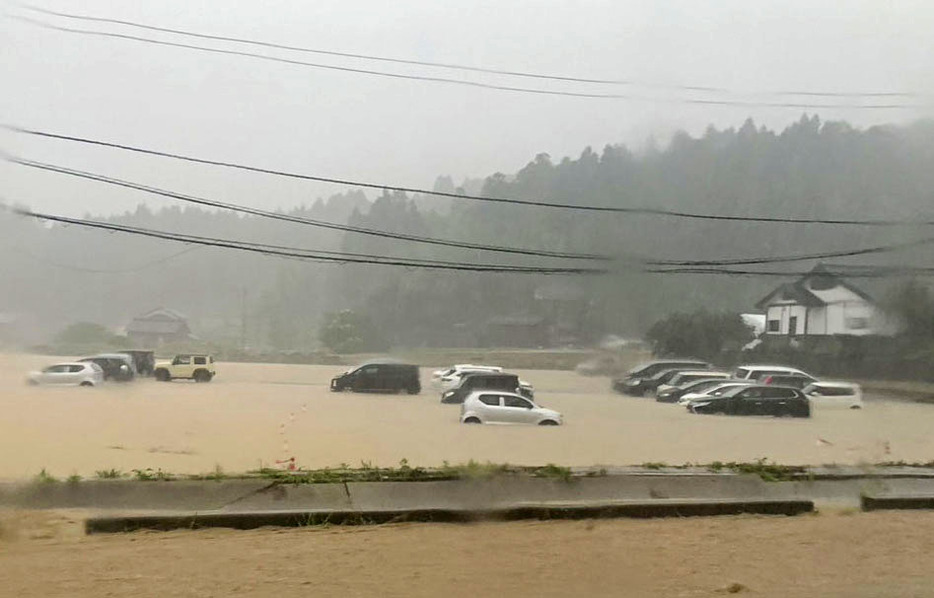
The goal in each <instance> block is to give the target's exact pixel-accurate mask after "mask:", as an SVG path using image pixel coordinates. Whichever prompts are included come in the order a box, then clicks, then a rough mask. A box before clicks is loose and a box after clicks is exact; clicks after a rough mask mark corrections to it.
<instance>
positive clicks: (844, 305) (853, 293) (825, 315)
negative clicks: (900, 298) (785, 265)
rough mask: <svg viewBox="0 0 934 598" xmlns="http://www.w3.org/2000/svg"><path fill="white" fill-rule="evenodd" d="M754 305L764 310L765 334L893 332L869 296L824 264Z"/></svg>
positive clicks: (869, 333) (861, 334)
mask: <svg viewBox="0 0 934 598" xmlns="http://www.w3.org/2000/svg"><path fill="white" fill-rule="evenodd" d="M756 307H757V308H758V309H760V310H762V311H764V312H765V320H766V324H765V333H766V335H787V336H826V335H834V334H849V335H856V336H866V335H872V334H890V333H891V332H892V330H891V327H890V326H889V325H888V323H887V322H886V319H885V317H884V316H883V314H882V312H881V310H880V309H879V307H878V306H877V304H876V302H875V301H874V300H873V298H872V297H870V296H869V295H868V294H867V293H865V292H864V291H862V290H860V289H859V288H857V287H856V286H854V285H853V284H851V283H849V282H847V281H846V280H844V279H843V278H841V276H840V275H839V273H838V272H835V271H834V270H833V268H831V267H829V266H825V265H823V264H818V265H817V266H816V267H815V268H814V269H813V270H811V271H810V272H808V273H807V274H806V275H805V276H803V277H802V278H801V279H799V280H798V281H796V282H792V283H787V284H783V285H781V286H779V287H778V288H776V289H775V290H774V291H772V292H771V293H769V294H768V295H766V296H765V297H764V298H762V300H761V301H759V302H758V303H757V304H756Z"/></svg>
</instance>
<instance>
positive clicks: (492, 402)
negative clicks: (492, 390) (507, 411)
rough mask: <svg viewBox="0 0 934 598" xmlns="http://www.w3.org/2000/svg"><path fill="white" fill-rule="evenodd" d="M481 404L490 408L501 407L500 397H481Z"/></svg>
mask: <svg viewBox="0 0 934 598" xmlns="http://www.w3.org/2000/svg"><path fill="white" fill-rule="evenodd" d="M480 402H481V403H483V404H484V405H489V406H490V407H499V395H480Z"/></svg>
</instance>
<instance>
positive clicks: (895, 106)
mask: <svg viewBox="0 0 934 598" xmlns="http://www.w3.org/2000/svg"><path fill="white" fill-rule="evenodd" d="M10 18H12V19H15V20H18V21H22V22H24V23H28V24H30V25H33V26H36V27H41V28H43V29H51V30H54V31H61V32H64V33H74V34H78V35H85V36H94V37H106V38H111V39H119V40H124V41H134V42H139V43H144V44H150V45H156V46H165V47H172V48H182V49H186V50H195V51H198V52H206V53H210V54H224V55H228V56H239V57H241V58H251V59H255V60H263V61H268V62H278V63H282V64H289V65H292V66H298V67H307V68H314V69H323V70H329V71H341V72H345V73H354V74H358V75H369V76H374V77H384V78H390V79H405V80H411V81H421V82H427V83H441V84H448V85H461V86H466V87H474V88H482V89H491V90H497V91H507V92H516V93H525V94H534V95H544V96H565V97H575V98H589V99H605V100H627V101H639V102H652V103H665V104H698V105H708V106H738V107H744V108H794V109H799V110H802V109H803V110H809V109H821V108H824V109H827V108H832V109H853V110H913V109H917V108H923V107H924V106H923V105H921V104H899V103H871V104H865V103H863V104H841V103H835V104H829V103H821V104H814V103H807V102H788V101H773V102H763V101H745V100H719V99H705V98H685V97H678V98H676V97H655V96H642V95H636V94H631V93H598V92H578V91H563V90H556V89H542V88H533V87H518V86H513V85H499V84H494V83H482V82H479V81H471V80H466V79H451V78H447V77H437V76H430V75H409V74H404V73H396V72H389V71H380V70H375V69H365V68H355V67H348V66H337V65H333V64H324V63H317V62H307V61H304V60H295V59H291V58H283V57H278V56H269V55H266V54H256V53H254V52H244V51H241V50H228V49H221V48H212V47H208V46H199V45H195V44H186V43H180V42H170V41H165V40H158V39H152V38H148V37H141V36H137V35H127V34H123V33H112V32H107V31H92V30H89V29H77V28H73V27H62V26H59V25H53V24H51V23H46V22H43V21H39V20H36V19H32V18H29V17H23V16H18V15H11V17H10Z"/></svg>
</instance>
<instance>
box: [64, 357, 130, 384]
mask: <svg viewBox="0 0 934 598" xmlns="http://www.w3.org/2000/svg"><path fill="white" fill-rule="evenodd" d="M78 361H79V362H82V363H96V364H97V365H99V366H100V368H101V369H102V370H103V371H104V380H114V381H117V382H129V381H131V380H133V379H134V378H136V366H135V365H134V364H133V358H132V357H130V356H129V355H127V354H126V353H101V354H99V355H93V356H91V357H84V358H82V359H79V360H78Z"/></svg>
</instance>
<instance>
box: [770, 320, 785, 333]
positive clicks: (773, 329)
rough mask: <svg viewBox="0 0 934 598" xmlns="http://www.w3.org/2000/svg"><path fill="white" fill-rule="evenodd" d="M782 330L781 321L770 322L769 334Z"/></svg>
mask: <svg viewBox="0 0 934 598" xmlns="http://www.w3.org/2000/svg"><path fill="white" fill-rule="evenodd" d="M781 329H782V321H781V320H769V332H778V331H780V330H781Z"/></svg>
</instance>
